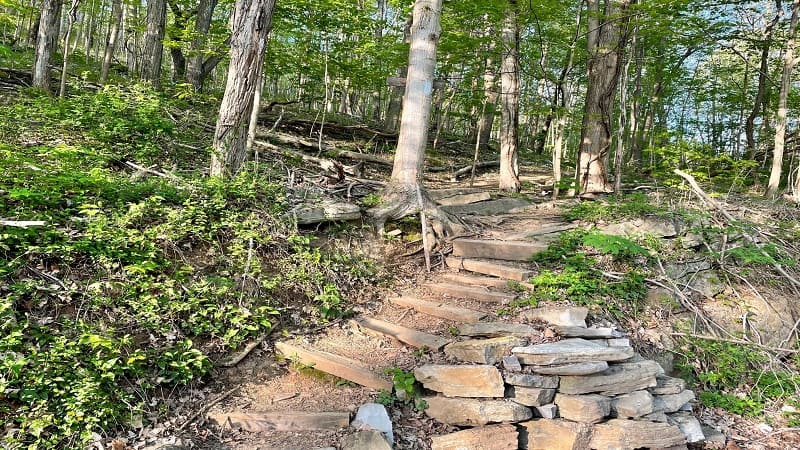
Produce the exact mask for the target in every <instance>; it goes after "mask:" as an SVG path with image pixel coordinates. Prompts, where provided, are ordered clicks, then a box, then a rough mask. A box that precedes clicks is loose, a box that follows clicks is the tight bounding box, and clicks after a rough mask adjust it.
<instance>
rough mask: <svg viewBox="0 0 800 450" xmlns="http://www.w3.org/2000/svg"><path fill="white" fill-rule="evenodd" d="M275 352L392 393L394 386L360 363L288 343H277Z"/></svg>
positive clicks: (346, 378)
mask: <svg viewBox="0 0 800 450" xmlns="http://www.w3.org/2000/svg"><path fill="white" fill-rule="evenodd" d="M275 350H276V351H277V352H278V353H280V354H282V355H283V356H285V357H286V358H289V359H291V360H293V361H297V362H298V363H300V364H304V365H306V366H311V367H312V368H313V369H315V370H319V371H322V372H325V373H329V374H331V375H335V376H337V377H339V378H343V379H345V380H348V381H352V382H354V383H358V384H360V385H362V386H366V387H368V388H371V389H375V390H381V389H383V390H386V391H389V392H391V391H392V387H393V386H394V384H393V383H392V382H391V381H389V380H386V379H384V378H382V377H381V376H379V375H377V374H376V373H374V372H373V371H372V370H370V369H369V368H367V367H365V366H364V365H363V364H362V363H360V362H359V361H356V360H354V359H350V358H346V357H344V356H340V355H335V354H333V353H328V352H322V351H318V350H308V349H305V348H302V347H299V346H297V345H294V344H290V343H288V342H276V343H275Z"/></svg>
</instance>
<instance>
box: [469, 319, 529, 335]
mask: <svg viewBox="0 0 800 450" xmlns="http://www.w3.org/2000/svg"><path fill="white" fill-rule="evenodd" d="M458 333H459V334H460V335H461V336H475V337H478V336H481V337H499V336H520V337H527V336H531V335H534V334H537V333H538V330H537V329H536V327H534V326H531V325H528V324H524V323H506V322H478V323H465V324H463V325H459V327H458Z"/></svg>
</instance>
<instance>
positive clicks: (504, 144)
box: [499, 0, 520, 192]
mask: <svg viewBox="0 0 800 450" xmlns="http://www.w3.org/2000/svg"><path fill="white" fill-rule="evenodd" d="M500 84H501V94H500V103H501V105H502V106H501V120H502V128H501V129H500V186H499V188H500V190H501V191H508V192H519V189H520V183H519V161H518V143H519V135H518V133H519V25H518V24H517V0H509V2H508V9H507V10H506V17H505V21H504V23H503V61H502V67H501V69H500Z"/></svg>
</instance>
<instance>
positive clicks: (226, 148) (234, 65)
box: [210, 0, 275, 177]
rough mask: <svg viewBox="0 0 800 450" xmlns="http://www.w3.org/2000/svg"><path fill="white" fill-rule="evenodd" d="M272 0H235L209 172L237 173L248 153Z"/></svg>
mask: <svg viewBox="0 0 800 450" xmlns="http://www.w3.org/2000/svg"><path fill="white" fill-rule="evenodd" d="M274 8H275V0H236V4H235V5H234V7H233V12H232V15H231V54H230V57H231V61H230V66H229V67H228V80H227V82H226V84H225V95H224V96H223V97H222V104H221V105H220V107H219V117H218V118H217V126H216V130H215V131H214V150H213V153H212V155H211V170H210V174H211V176H214V177H226V176H231V175H234V174H236V173H237V172H238V171H239V169H240V168H241V166H242V164H243V163H244V161H245V158H246V156H247V127H248V122H249V117H250V113H251V111H252V108H253V98H254V96H255V91H256V89H257V88H258V80H259V77H260V75H261V71H262V66H263V63H264V51H265V48H266V45H267V37H268V36H269V30H270V27H271V26H272V10H273V9H274Z"/></svg>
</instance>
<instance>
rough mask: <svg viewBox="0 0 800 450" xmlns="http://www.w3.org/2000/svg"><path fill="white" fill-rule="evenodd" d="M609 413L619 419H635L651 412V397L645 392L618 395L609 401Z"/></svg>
mask: <svg viewBox="0 0 800 450" xmlns="http://www.w3.org/2000/svg"><path fill="white" fill-rule="evenodd" d="M611 411H612V412H613V413H614V414H616V416H617V417H620V418H636V417H641V416H644V415H646V414H650V413H652V412H653V396H652V395H650V393H649V392H647V391H635V392H631V393H630V394H624V395H620V396H619V397H616V398H614V400H612V401H611Z"/></svg>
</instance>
